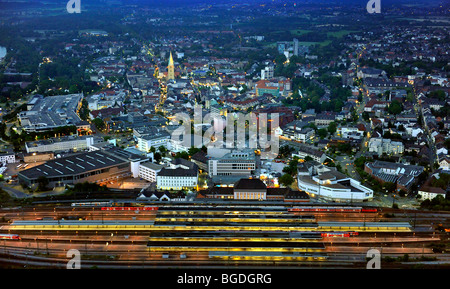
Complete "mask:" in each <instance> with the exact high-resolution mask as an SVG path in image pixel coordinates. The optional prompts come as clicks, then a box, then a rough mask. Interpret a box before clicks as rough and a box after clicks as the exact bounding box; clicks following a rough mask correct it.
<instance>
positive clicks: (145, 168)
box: [139, 162, 163, 183]
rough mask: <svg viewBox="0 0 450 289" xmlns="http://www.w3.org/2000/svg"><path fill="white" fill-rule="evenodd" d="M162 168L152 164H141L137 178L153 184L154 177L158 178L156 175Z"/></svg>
mask: <svg viewBox="0 0 450 289" xmlns="http://www.w3.org/2000/svg"><path fill="white" fill-rule="evenodd" d="M162 168H163V166H161V165H158V164H155V163H152V162H145V163H141V164H140V165H139V177H140V178H143V179H144V180H147V181H149V182H152V183H155V182H156V177H157V176H158V173H159V172H160V171H161V169H162Z"/></svg>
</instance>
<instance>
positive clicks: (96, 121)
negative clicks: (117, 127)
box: [92, 117, 106, 130]
mask: <svg viewBox="0 0 450 289" xmlns="http://www.w3.org/2000/svg"><path fill="white" fill-rule="evenodd" d="M92 122H93V123H94V125H95V127H96V128H97V129H98V130H104V129H105V128H106V125H105V122H104V121H103V120H102V119H101V118H98V117H97V118H94V119H93V120H92Z"/></svg>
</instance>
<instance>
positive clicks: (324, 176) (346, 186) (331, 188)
mask: <svg viewBox="0 0 450 289" xmlns="http://www.w3.org/2000/svg"><path fill="white" fill-rule="evenodd" d="M323 168H324V169H323V170H322V171H320V172H317V174H315V175H310V174H308V173H306V174H301V173H299V174H298V176H297V182H298V188H299V189H300V190H302V191H305V192H306V193H308V194H309V195H310V196H312V197H318V198H324V199H327V200H330V201H336V202H348V201H350V202H352V201H369V200H372V199H373V190H371V189H369V188H367V187H365V186H363V185H361V183H360V182H358V181H356V180H354V179H352V178H350V177H348V176H346V175H344V174H342V173H340V172H338V171H335V170H331V169H329V168H327V167H323Z"/></svg>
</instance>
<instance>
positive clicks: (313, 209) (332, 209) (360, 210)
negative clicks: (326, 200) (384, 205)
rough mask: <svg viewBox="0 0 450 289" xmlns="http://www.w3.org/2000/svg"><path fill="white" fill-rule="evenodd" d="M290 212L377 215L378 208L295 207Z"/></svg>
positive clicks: (289, 209)
mask: <svg viewBox="0 0 450 289" xmlns="http://www.w3.org/2000/svg"><path fill="white" fill-rule="evenodd" d="M288 211H289V212H332V213H341V212H342V213H376V212H378V209H377V208H363V207H293V208H288Z"/></svg>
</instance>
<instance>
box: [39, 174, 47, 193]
mask: <svg viewBox="0 0 450 289" xmlns="http://www.w3.org/2000/svg"><path fill="white" fill-rule="evenodd" d="M37 184H38V187H37V189H38V191H46V190H47V186H48V184H49V181H48V179H47V177H45V176H39V177H38V178H37Z"/></svg>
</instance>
